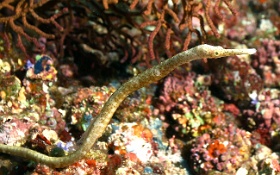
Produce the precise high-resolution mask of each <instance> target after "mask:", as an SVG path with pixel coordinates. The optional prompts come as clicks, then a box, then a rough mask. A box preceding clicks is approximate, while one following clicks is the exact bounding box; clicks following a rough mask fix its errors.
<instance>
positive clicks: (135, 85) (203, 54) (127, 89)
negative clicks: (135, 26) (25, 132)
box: [0, 45, 256, 168]
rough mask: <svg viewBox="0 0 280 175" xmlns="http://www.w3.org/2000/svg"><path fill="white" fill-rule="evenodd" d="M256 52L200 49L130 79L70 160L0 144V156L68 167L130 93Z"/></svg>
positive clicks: (91, 143)
mask: <svg viewBox="0 0 280 175" xmlns="http://www.w3.org/2000/svg"><path fill="white" fill-rule="evenodd" d="M255 52H256V50H255V49H223V48H222V47H219V46H210V45H200V46H197V47H194V48H192V49H189V50H187V51H184V52H181V53H179V54H177V55H175V56H173V57H172V58H170V59H167V60H166V61H164V62H162V63H160V64H159V65H157V66H155V67H153V68H151V69H148V70H146V71H144V72H143V73H141V74H139V75H137V76H135V77H133V78H131V79H130V80H129V81H128V82H126V83H124V84H123V85H122V86H121V87H120V88H119V89H118V90H117V91H116V92H115V93H114V94H113V95H112V96H111V97H110V98H109V100H108V101H107V102H106V103H105V105H104V107H103V108H102V110H101V112H100V114H99V115H98V117H97V118H96V120H95V121H94V122H92V123H91V125H90V126H89V128H88V129H87V131H86V133H85V134H84V136H83V137H84V138H85V140H84V141H83V143H82V145H81V147H79V148H78V149H77V150H76V151H75V152H74V153H72V154H70V155H68V156H65V157H50V156H47V155H44V154H41V153H38V152H36V151H33V150H31V149H27V148H22V147H16V146H7V145H3V144H0V152H2V153H7V154H11V155H15V156H19V157H23V158H26V159H31V160H34V161H36V162H39V163H43V164H46V165H49V166H52V167H56V168H60V167H66V166H68V165H70V164H73V163H74V162H76V161H78V160H79V159H81V158H83V157H84V156H85V155H86V154H87V153H88V152H89V150H90V149H91V148H92V146H93V144H94V143H95V142H96V141H97V139H98V138H100V137H101V136H102V134H103V132H104V131H105V129H106V127H107V125H108V124H109V122H110V120H111V118H112V116H113V114H114V113H115V111H116V109H117V108H118V107H119V105H120V104H121V103H122V101H123V100H124V99H125V98H126V97H127V96H128V95H129V94H130V93H132V92H134V91H136V90H137V89H139V88H142V87H145V86H147V85H149V84H150V83H152V82H155V81H158V80H160V79H161V78H163V77H165V76H166V75H167V74H169V73H170V72H171V71H173V70H174V69H175V68H176V67H178V66H180V65H182V64H185V63H188V62H190V61H192V60H197V59H201V58H220V57H225V56H233V55H239V54H253V53H255Z"/></svg>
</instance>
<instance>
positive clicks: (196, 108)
mask: <svg viewBox="0 0 280 175" xmlns="http://www.w3.org/2000/svg"><path fill="white" fill-rule="evenodd" d="M45 1H46V0H45ZM45 1H40V2H39V1H38V2H37V1H36V2H35V1H34V2H33V1H30V6H31V2H32V3H34V4H35V6H36V4H37V6H40V5H39V4H40V3H41V2H42V3H43V2H45ZM217 1H218V2H219V3H217V2H216V1H215V3H213V4H215V6H214V5H213V9H215V8H217V9H218V8H219V10H220V13H221V14H216V13H214V12H211V10H210V9H209V8H208V7H209V6H210V4H209V2H210V1H208V0H205V1H193V0H190V1H188V2H191V4H196V5H195V6H192V5H189V6H188V5H186V4H184V3H183V5H184V6H186V7H190V9H188V8H185V9H188V10H189V11H188V12H189V13H190V12H192V13H193V14H192V20H191V21H189V22H190V23H192V25H188V26H187V27H185V28H186V30H187V31H188V32H189V33H191V34H186V33H187V31H184V30H183V29H185V28H184V27H183V25H182V26H180V27H181V28H182V30H179V29H178V30H176V29H174V26H175V22H177V23H179V22H178V21H177V18H178V20H179V19H181V18H183V17H185V16H184V15H186V14H185V13H183V12H182V11H180V10H178V14H177V15H175V12H174V11H175V9H177V8H178V9H179V8H180V7H181V6H180V5H178V6H176V4H180V3H179V2H181V1H175V0H173V1H170V2H169V1H168V2H169V3H167V5H166V4H165V5H162V4H164V3H165V1H158V3H156V1H150V2H148V1H143V2H140V1H139V2H138V1H135V0H134V1H124V2H121V1H109V0H108V1H106V0H103V1H102V2H101V1H80V2H79V3H78V2H76V1H75V3H76V4H75V3H74V1H73V2H71V3H70V2H69V3H67V2H66V1H57V3H54V5H53V4H52V3H49V2H48V1H46V2H48V3H46V4H42V7H45V6H47V7H49V8H43V9H44V10H45V13H46V14H48V13H47V12H48V10H49V14H52V13H51V12H52V10H53V8H59V9H64V10H61V12H60V13H57V14H53V16H52V18H49V19H48V20H49V21H48V23H50V24H51V25H54V26H53V27H54V28H56V30H58V29H59V31H62V30H60V29H61V27H64V33H63V34H62V35H61V36H60V38H59V40H58V41H56V40H53V38H52V36H49V35H44V33H40V31H41V28H44V27H45V26H43V27H42V26H38V27H37V26H36V28H32V27H30V26H28V21H27V22H26V21H24V19H25V18H26V19H27V20H28V19H29V18H28V17H25V16H24V17H23V18H22V20H23V24H21V23H18V22H17V21H16V20H17V18H16V17H15V18H14V19H13V20H15V21H16V24H17V25H18V26H20V25H23V26H24V27H26V28H27V29H29V30H32V29H34V30H35V29H36V30H35V31H36V32H37V33H36V32H35V33H36V34H34V35H35V36H36V37H37V35H40V37H38V40H36V41H35V40H33V39H34V38H28V37H29V35H32V34H33V33H32V32H30V31H28V30H26V29H25V30H24V31H21V30H19V31H13V32H8V34H7V33H5V32H4V33H3V31H5V30H8V29H5V30H4V24H3V23H1V22H3V21H4V18H3V19H2V16H5V15H7V14H9V13H8V12H9V10H11V11H12V10H13V9H15V8H14V7H13V6H15V7H17V8H19V7H20V5H22V4H20V3H23V2H22V1H20V2H19V3H17V2H16V1H11V2H12V3H9V2H8V1H3V2H1V9H0V10H3V11H4V9H2V8H4V7H5V8H7V9H8V10H7V9H6V10H7V11H6V12H0V13H1V15H2V16H0V24H1V26H0V32H1V37H0V58H1V59H0V143H1V144H5V145H10V146H21V147H26V148H30V149H32V150H36V151H38V152H41V153H44V154H46V155H50V156H54V157H60V156H65V155H68V154H70V153H71V152H74V151H75V150H76V149H77V148H78V147H79V145H80V144H81V143H82V142H83V139H86V138H83V137H82V134H83V133H84V132H85V131H86V130H87V128H88V127H89V125H90V123H91V122H92V121H94V120H95V118H96V117H97V116H98V114H99V112H100V111H101V109H102V106H103V104H104V103H105V102H106V101H107V99H108V98H109V97H110V95H111V94H112V93H114V92H115V91H116V89H117V88H119V87H120V86H121V84H123V83H124V82H126V81H127V80H128V79H129V78H130V77H132V76H135V75H137V74H138V73H140V72H142V71H144V70H145V69H147V68H149V67H151V66H153V65H156V64H159V63H160V61H162V60H163V59H167V58H168V57H170V56H171V55H174V54H175V53H177V52H179V51H180V48H183V49H187V48H188V47H192V46H195V45H197V43H198V42H206V43H209V44H213V45H221V46H223V47H226V48H249V47H250V48H252V47H253V48H256V49H257V53H256V54H254V55H250V56H238V57H227V58H221V59H217V60H202V61H194V62H191V63H189V64H186V65H184V66H182V67H180V68H178V69H176V70H174V71H173V72H172V73H171V74H169V75H168V76H167V77H165V78H164V79H163V80H161V81H159V82H155V83H154V84H151V85H149V86H148V87H144V88H142V89H140V90H138V91H136V92H134V93H133V94H132V95H130V96H129V97H127V98H126V99H125V101H124V102H123V103H122V104H121V105H120V107H119V108H118V110H117V111H116V112H115V114H114V117H113V119H112V120H111V122H110V124H109V125H108V126H107V129H106V131H105V133H104V134H103V135H102V137H101V138H99V140H98V142H97V143H95V145H94V147H93V148H92V149H91V151H89V152H88V153H87V154H86V156H85V157H84V158H83V159H82V160H77V162H76V163H74V164H72V165H70V166H68V167H65V168H59V169H55V168H52V167H48V166H46V165H44V164H40V163H37V162H33V161H29V160H25V159H22V158H20V157H16V156H11V155H8V154H3V153H0V174H1V175H2V174H3V175H14V174H25V175H29V174H30V175H41V174H42V175H48V174H54V175H60V174H61V175H62V174H65V175H86V174H93V175H114V174H117V175H125V174H131V175H132V174H133V175H138V174H139V175H140V174H141V175H142V174H143V175H145V174H147V175H148V174H153V175H234V174H236V175H262V174H280V164H279V162H280V157H279V156H280V23H279V21H280V2H279V1H278V0H271V1H268V0H267V1H266V0H235V1H236V2H235V3H234V6H231V5H228V4H231V3H233V1H230V0H222V1H220V0H217ZM4 2H7V3H4ZM58 2H59V3H58ZM87 2H91V3H90V5H89V7H86V6H85V4H86V3H87ZM128 2H129V3H130V6H128V5H127V4H126V3H128ZM171 2H172V3H171ZM202 2H203V3H202ZM220 2H221V3H220ZM222 2H223V3H222ZM72 3H73V4H72ZM137 4H138V5H137ZM201 4H202V5H201ZM217 4H218V5H217ZM224 4H226V6H225V5H224ZM200 5H201V6H200ZM219 5H221V6H219ZM222 5H223V6H222ZM37 6H36V7H37ZM202 6H203V7H202ZM50 7H52V8H50ZM62 7H65V8H62ZM66 7H67V9H68V10H65V9H66ZM140 7H141V8H142V10H141V12H143V13H144V14H145V16H144V17H143V16H141V15H139V14H140V12H138V11H133V12H134V13H133V14H131V15H132V17H135V18H129V17H126V18H122V15H121V14H124V15H126V14H127V13H128V11H126V10H127V9H128V8H130V9H131V10H134V9H137V8H140ZM232 7H237V8H236V9H237V10H238V14H237V13H235V11H234V10H233V8H232ZM84 9H85V10H86V11H87V12H89V11H90V10H92V11H94V13H93V14H92V15H91V16H88V17H87V18H85V14H84V12H83V10H84ZM93 9H94V10H93ZM100 9H102V10H104V11H105V12H106V13H105V12H104V13H103V12H102V11H100ZM123 9H125V10H123ZM172 10H173V11H172ZM203 10H204V11H206V12H205V13H207V15H206V16H203V15H202V11H203ZM207 10H208V11H207ZM215 10H216V9H215ZM154 11H157V13H155V14H153V12H154ZM186 11H187V10H186ZM229 11H230V12H231V13H232V14H234V16H235V17H234V19H227V18H224V19H221V20H214V19H218V17H217V15H225V14H228V13H229ZM23 12H26V15H28V14H27V11H23ZM28 12H29V11H28ZM208 12H209V14H208ZM30 13H31V14H33V12H32V10H30ZM36 13H38V14H40V13H39V12H36ZM69 14H70V15H69ZM40 15H41V14H40ZM67 15H68V16H70V17H71V20H73V21H72V22H73V23H70V24H73V26H71V25H70V24H69V21H67V20H63V19H64V17H65V16H66V17H67ZM106 15H108V16H106ZM114 15H115V16H114ZM137 15H139V16H137ZM186 16H187V15H186ZM38 18H39V17H38ZM235 18H236V19H235ZM26 19H25V20H26ZM36 19H37V18H36ZM39 19H40V18H39ZM132 19H133V20H135V21H134V22H132V21H133V20H132ZM156 19H160V20H161V21H160V20H158V21H160V22H158V21H157V20H156ZM201 19H204V20H206V21H207V22H208V23H205V24H204V25H205V26H203V28H201V29H197V28H200V27H201V25H202V24H201V21H200V20H201ZM37 20H38V19H37ZM145 20H147V21H145ZM149 20H151V21H149ZM109 21H110V22H109ZM171 21H175V22H171ZM39 22H42V21H40V20H39ZM185 22H186V21H185ZM29 23H31V21H29ZM42 23H43V22H42ZM120 23H122V24H120ZM140 23H141V24H140ZM132 24H133V25H132ZM9 25H11V29H13V30H15V29H18V28H16V27H15V26H12V23H9ZM32 25H34V26H35V23H34V24H33V23H32ZM118 25H120V26H118ZM180 25H181V24H180ZM70 26H71V27H70ZM135 26H136V27H135ZM137 27H138V28H137ZM2 28H3V29H2ZM11 29H10V30H11ZM144 29H145V31H144ZM171 29H172V30H171ZM39 30H40V31H39ZM42 30H43V29H42ZM56 30H54V29H53V30H51V31H52V32H53V33H54V35H58V33H59V32H58V31H56ZM91 30H92V31H91ZM147 31H148V32H147ZM153 31H156V32H153ZM163 31H165V32H166V33H164V32H163ZM110 32H111V33H110ZM141 32H142V33H141ZM149 32H150V33H149ZM16 33H18V36H17V35H16ZM26 33H28V36H26V35H25V34H26ZM140 33H141V34H142V35H140ZM197 33H202V34H201V35H199V34H197ZM148 34H149V37H147V36H148ZM208 34H209V35H211V34H212V35H211V36H212V37H208V38H207V41H201V40H202V38H203V37H204V35H208ZM177 35H184V36H185V37H186V40H185V41H182V40H181V39H180V38H179V37H178V36H177ZM218 35H219V36H218ZM15 36H17V37H15ZM144 36H146V38H145V39H144ZM7 37H14V38H12V39H11V40H10V43H8V46H7V41H8V39H7ZM87 37H88V38H90V37H93V39H92V38H91V40H90V41H89V40H87V39H86V38H87ZM189 37H190V38H189ZM215 37H217V38H218V37H219V39H217V38H215ZM21 38H22V39H23V40H21ZM24 38H25V39H24ZM168 39H169V40H170V42H167V40H168ZM191 39H192V41H190V40H191ZM14 40H17V41H18V42H17V43H18V44H16V42H15V41H14ZM28 40H30V41H32V42H33V44H34V45H35V46H33V45H28V44H27V45H25V42H26V43H28ZM144 41H145V42H146V41H147V43H146V44H144ZM93 43H95V44H93ZM104 43H106V44H104ZM124 43H125V44H124ZM168 43H169V44H168ZM126 44H128V45H129V46H128V45H126ZM161 44H163V45H164V46H161V47H160V45H161ZM38 45H39V46H40V49H39V50H38ZM144 45H145V46H144ZM170 45H172V46H170ZM16 46H19V47H16ZM162 47H164V48H162ZM62 53H63V54H62ZM149 57H150V59H149Z"/></svg>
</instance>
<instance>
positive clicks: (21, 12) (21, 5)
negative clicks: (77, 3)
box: [0, 0, 67, 55]
mask: <svg viewBox="0 0 280 175" xmlns="http://www.w3.org/2000/svg"><path fill="white" fill-rule="evenodd" d="M49 1H50V0H42V1H36V3H34V0H29V1H25V0H20V1H19V2H18V3H17V4H16V6H15V7H14V6H13V4H14V3H15V2H16V1H14V0H5V1H4V2H1V4H0V9H2V8H7V9H8V10H9V11H10V12H9V13H11V14H13V15H11V16H5V15H4V16H3V17H0V23H6V24H7V25H5V27H10V28H11V29H12V31H14V32H15V33H17V34H18V35H17V36H18V38H17V42H18V43H17V45H18V46H20V49H21V50H22V51H23V52H24V54H25V55H27V53H26V49H24V44H23V43H22V38H19V37H24V38H25V39H27V40H28V41H31V42H33V44H35V46H36V47H39V45H38V41H37V38H36V37H37V36H31V35H30V34H28V33H27V32H26V31H25V30H26V29H28V30H30V31H33V32H34V33H36V34H38V35H40V36H42V37H45V38H49V39H53V38H55V35H53V34H48V33H45V32H44V31H42V30H41V29H40V28H39V27H37V26H35V25H33V24H30V23H29V22H28V20H27V18H28V15H29V14H31V16H32V17H33V18H34V20H35V21H39V22H41V23H44V24H53V25H54V26H55V27H56V28H58V29H59V30H60V31H62V30H63V27H62V26H61V25H59V24H58V23H57V22H56V21H55V19H57V18H58V17H59V16H61V15H62V14H64V13H65V12H67V11H66V10H67V9H66V10H65V9H63V10H62V11H61V12H59V13H56V14H54V15H53V16H51V17H50V18H47V19H44V18H42V17H40V16H39V15H38V14H37V13H36V12H35V11H34V10H35V9H36V8H38V7H41V6H43V5H44V4H46V3H48V2H49ZM20 19H21V22H22V24H23V26H20V25H18V24H19V21H18V20H20ZM6 31H9V33H11V32H10V30H6ZM2 32H3V33H5V32H4V31H2ZM10 40H12V39H10Z"/></svg>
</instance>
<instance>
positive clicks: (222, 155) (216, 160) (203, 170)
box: [190, 125, 251, 174]
mask: <svg viewBox="0 0 280 175" xmlns="http://www.w3.org/2000/svg"><path fill="white" fill-rule="evenodd" d="M250 135H251V134H250V133H249V132H246V131H245V130H242V129H239V128H237V127H235V126H234V125H229V126H228V127H225V128H217V129H215V130H213V131H212V134H208V133H205V134H203V135H202V136H200V137H198V138H197V139H196V141H195V143H193V145H192V148H191V150H190V154H191V155H190V162H191V164H192V168H193V170H194V171H195V172H197V173H200V174H207V173H210V172H211V171H214V170H218V171H223V172H226V173H235V172H236V170H237V169H238V168H239V167H240V166H241V165H242V163H243V162H245V161H246V160H248V159H249V156H250V151H251V141H250Z"/></svg>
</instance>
